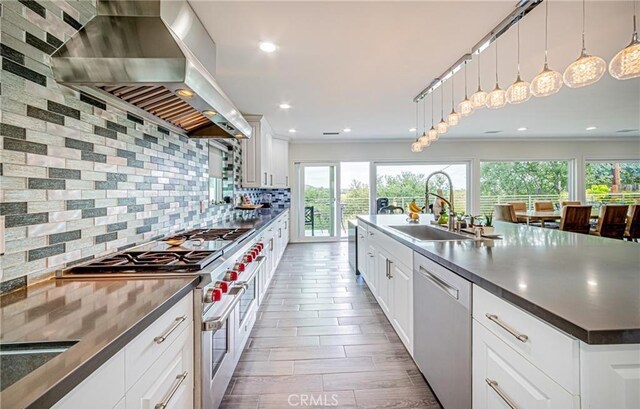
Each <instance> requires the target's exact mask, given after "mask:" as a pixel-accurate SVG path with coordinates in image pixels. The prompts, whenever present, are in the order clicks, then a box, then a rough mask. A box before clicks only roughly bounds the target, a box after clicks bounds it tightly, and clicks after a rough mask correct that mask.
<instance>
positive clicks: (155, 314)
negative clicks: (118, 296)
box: [18, 277, 199, 409]
mask: <svg viewBox="0 0 640 409" xmlns="http://www.w3.org/2000/svg"><path fill="white" fill-rule="evenodd" d="M198 282H199V278H198V277H193V280H192V281H191V282H189V283H188V284H186V285H185V286H184V287H182V288H181V289H180V290H179V291H177V292H176V293H175V294H174V295H173V296H171V297H170V298H168V299H166V300H165V301H164V302H163V303H162V304H160V305H159V306H158V307H157V308H156V309H154V310H153V311H151V312H150V313H149V314H147V315H146V316H144V317H142V318H141V319H140V320H139V321H138V322H137V323H136V324H134V325H133V326H131V327H130V328H129V329H128V330H126V331H124V332H123V333H122V334H121V335H120V336H119V337H117V338H116V339H114V340H113V341H112V342H110V343H109V344H107V345H106V346H105V347H104V348H102V349H101V350H100V351H98V352H97V353H96V354H94V355H93V356H92V357H91V358H89V359H87V360H86V361H85V362H84V363H83V364H81V365H79V366H77V367H76V368H75V369H74V370H72V371H70V372H69V373H68V374H67V376H65V377H64V378H62V379H61V380H60V381H59V382H58V383H56V384H55V385H54V386H53V387H51V388H50V389H49V390H47V391H46V392H45V393H43V394H42V395H40V397H39V398H37V399H36V400H35V401H33V402H32V403H30V404H28V405H27V406H26V408H28V409H40V408H43V409H44V408H50V407H51V406H53V405H54V404H55V403H56V402H58V401H59V400H60V399H62V398H63V397H64V396H65V395H67V394H68V393H69V392H71V391H72V390H73V389H74V388H75V387H76V386H78V385H79V384H80V383H81V382H82V381H84V380H85V379H86V378H88V377H89V376H90V375H91V374H92V373H93V372H95V371H96V370H97V369H98V368H100V367H101V366H102V365H103V364H104V363H105V362H107V361H108V360H109V359H110V358H111V357H113V356H114V355H115V354H116V353H118V352H119V351H120V350H122V348H124V347H125V346H126V345H127V344H128V343H129V342H131V341H132V340H133V339H134V338H135V337H136V336H137V335H139V334H140V333H142V331H144V330H145V329H147V327H149V325H151V323H153V322H154V321H155V320H157V319H158V318H160V316H161V315H162V314H164V313H165V312H167V311H168V310H169V309H171V307H173V306H174V305H175V304H176V303H177V302H178V301H180V300H181V299H182V298H183V297H184V296H186V295H187V294H188V293H190V292H191V291H193V289H194V288H195V286H196V285H197V284H198ZM80 342H82V341H80ZM18 382H19V381H18Z"/></svg>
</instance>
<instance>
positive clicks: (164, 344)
mask: <svg viewBox="0 0 640 409" xmlns="http://www.w3.org/2000/svg"><path fill="white" fill-rule="evenodd" d="M193 332H194V331H193V293H191V292H190V293H189V294H187V295H186V296H185V297H183V298H182V299H181V300H180V301H178V302H177V303H176V304H175V305H174V306H173V307H171V308H170V309H169V311H167V312H165V313H164V314H163V315H162V316H160V317H159V318H158V319H157V320H156V321H154V322H153V323H152V324H151V325H149V327H147V329H146V330H144V331H143V332H142V333H140V334H139V335H138V336H137V337H136V338H134V339H133V340H132V341H131V342H129V343H128V344H127V345H126V346H125V347H124V348H123V349H122V350H120V351H119V352H118V353H116V354H115V355H114V356H113V357H111V358H110V359H109V360H108V361H107V362H106V363H104V364H103V365H102V366H101V367H100V368H98V369H97V370H96V371H95V372H93V373H92V374H91V375H90V376H89V377H87V379H85V380H84V381H83V382H82V383H80V384H79V385H78V386H76V387H75V388H74V389H73V390H72V391H71V392H69V393H68V394H67V395H66V396H65V397H64V398H62V399H61V400H60V401H58V402H57V403H56V404H55V405H54V406H53V407H54V408H56V409H86V408H88V407H91V409H125V408H126V409H153V408H155V407H156V405H158V404H162V403H166V409H169V408H175V409H187V408H190V409H191V408H193V379H194V378H193V376H194V374H193V362H194V355H193V346H194V344H193ZM163 408H165V407H163Z"/></svg>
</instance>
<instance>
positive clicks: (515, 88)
mask: <svg viewBox="0 0 640 409" xmlns="http://www.w3.org/2000/svg"><path fill="white" fill-rule="evenodd" d="M521 18H522V16H520V18H519V19H518V76H517V77H516V82H514V83H513V84H511V85H510V86H509V88H507V93H506V95H505V97H506V98H507V102H508V103H510V104H521V103H523V102H526V101H528V100H529V99H530V98H531V89H530V87H531V84H529V83H528V82H527V81H523V80H522V79H521V78H520V19H521Z"/></svg>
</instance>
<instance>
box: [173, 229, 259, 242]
mask: <svg viewBox="0 0 640 409" xmlns="http://www.w3.org/2000/svg"><path fill="white" fill-rule="evenodd" d="M251 231H253V229H195V230H190V231H188V232H184V233H181V234H177V235H175V236H172V237H169V238H166V239H164V240H169V239H177V238H181V237H185V238H187V239H188V240H193V239H202V240H204V241H217V240H228V241H235V240H238V239H239V238H241V237H243V236H245V235H246V234H247V233H249V232H251Z"/></svg>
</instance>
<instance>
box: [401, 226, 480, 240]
mask: <svg viewBox="0 0 640 409" xmlns="http://www.w3.org/2000/svg"><path fill="white" fill-rule="evenodd" d="M389 227H390V228H392V229H394V230H397V231H399V232H400V233H403V234H406V235H407V236H411V237H413V238H414V239H416V240H423V241H453V240H473V238H471V237H467V236H464V235H462V234H458V233H453V232H450V231H448V230H443V229H438V228H436V227H431V226H426V225H422V224H418V225H402V226H389Z"/></svg>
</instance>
